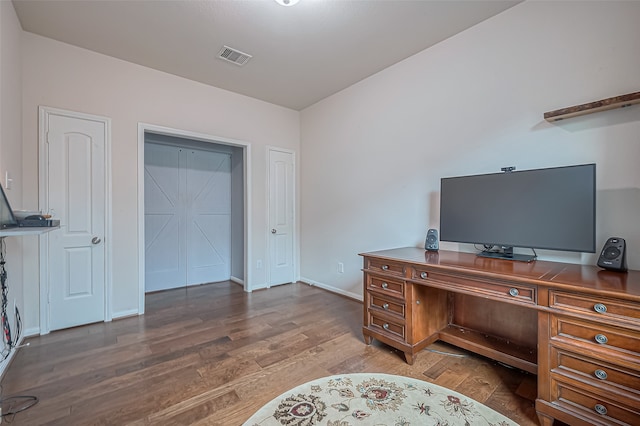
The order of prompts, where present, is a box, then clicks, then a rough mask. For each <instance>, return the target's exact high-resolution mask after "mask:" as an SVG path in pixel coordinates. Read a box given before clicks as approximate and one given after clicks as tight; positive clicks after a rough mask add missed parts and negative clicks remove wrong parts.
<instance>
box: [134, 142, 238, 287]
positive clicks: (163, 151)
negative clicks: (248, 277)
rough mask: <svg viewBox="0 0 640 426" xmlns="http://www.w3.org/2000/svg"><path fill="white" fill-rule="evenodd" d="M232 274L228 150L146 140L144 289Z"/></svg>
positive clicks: (228, 276)
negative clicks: (189, 147) (188, 147)
mask: <svg viewBox="0 0 640 426" xmlns="http://www.w3.org/2000/svg"><path fill="white" fill-rule="evenodd" d="M230 277H231V157H230V155H229V154H226V153H219V152H213V151H206V150H197V149H185V148H181V147H177V146H171V145H162V144H154V143H145V286H146V288H145V290H146V291H157V290H165V289H170V288H177V287H184V286H186V285H196V284H203V283H208V282H216V281H223V280H228V279H229V278H230Z"/></svg>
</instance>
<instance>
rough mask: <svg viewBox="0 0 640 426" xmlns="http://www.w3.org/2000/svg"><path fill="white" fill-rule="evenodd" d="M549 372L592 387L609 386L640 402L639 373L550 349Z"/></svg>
mask: <svg viewBox="0 0 640 426" xmlns="http://www.w3.org/2000/svg"><path fill="white" fill-rule="evenodd" d="M551 371H552V372H554V373H556V374H561V375H565V376H568V375H574V376H578V377H581V378H582V380H586V381H587V383H589V384H591V385H592V386H595V387H598V386H601V385H610V386H614V387H616V388H618V389H619V390H621V391H624V392H629V393H631V394H634V395H635V397H636V398H638V399H639V401H640V371H639V370H633V369H629V368H624V367H620V366H617V365H615V364H613V363H608V362H604V361H600V360H595V359H593V358H590V357H588V356H584V355H582V354H576V353H572V352H567V351H563V350H560V349H557V348H554V347H552V348H551Z"/></svg>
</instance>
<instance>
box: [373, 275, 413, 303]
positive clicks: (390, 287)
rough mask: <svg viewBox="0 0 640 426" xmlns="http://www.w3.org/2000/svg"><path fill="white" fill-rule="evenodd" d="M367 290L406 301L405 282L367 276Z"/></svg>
mask: <svg viewBox="0 0 640 426" xmlns="http://www.w3.org/2000/svg"><path fill="white" fill-rule="evenodd" d="M366 280H367V290H373V291H376V292H379V293H382V294H386V295H388V296H392V297H398V298H401V299H404V282H403V281H396V280H393V279H388V278H384V277H377V276H374V275H369V274H366Z"/></svg>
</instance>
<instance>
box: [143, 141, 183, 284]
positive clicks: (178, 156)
mask: <svg viewBox="0 0 640 426" xmlns="http://www.w3.org/2000/svg"><path fill="white" fill-rule="evenodd" d="M185 166H186V157H185V155H184V153H183V150H182V149H180V148H178V147H175V146H168V145H159V144H152V143H145V145H144V233H145V234H144V237H145V290H146V291H148V292H149V291H158V290H166V289H169V288H175V287H183V286H185V284H186V281H185V277H186V260H187V252H186V233H185V231H184V229H185V222H184V216H185V214H186V213H185V210H186V209H185V207H186V206H185V203H184V189H183V188H181V186H184V181H185V176H184V175H185V173H186V167H185Z"/></svg>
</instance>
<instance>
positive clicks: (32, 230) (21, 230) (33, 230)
mask: <svg viewBox="0 0 640 426" xmlns="http://www.w3.org/2000/svg"><path fill="white" fill-rule="evenodd" d="M54 229H60V227H59V226H26V227H16V228H9V229H2V230H0V238H3V237H13V236H18V235H40V234H44V233H45V232H50V231H53V230H54Z"/></svg>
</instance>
